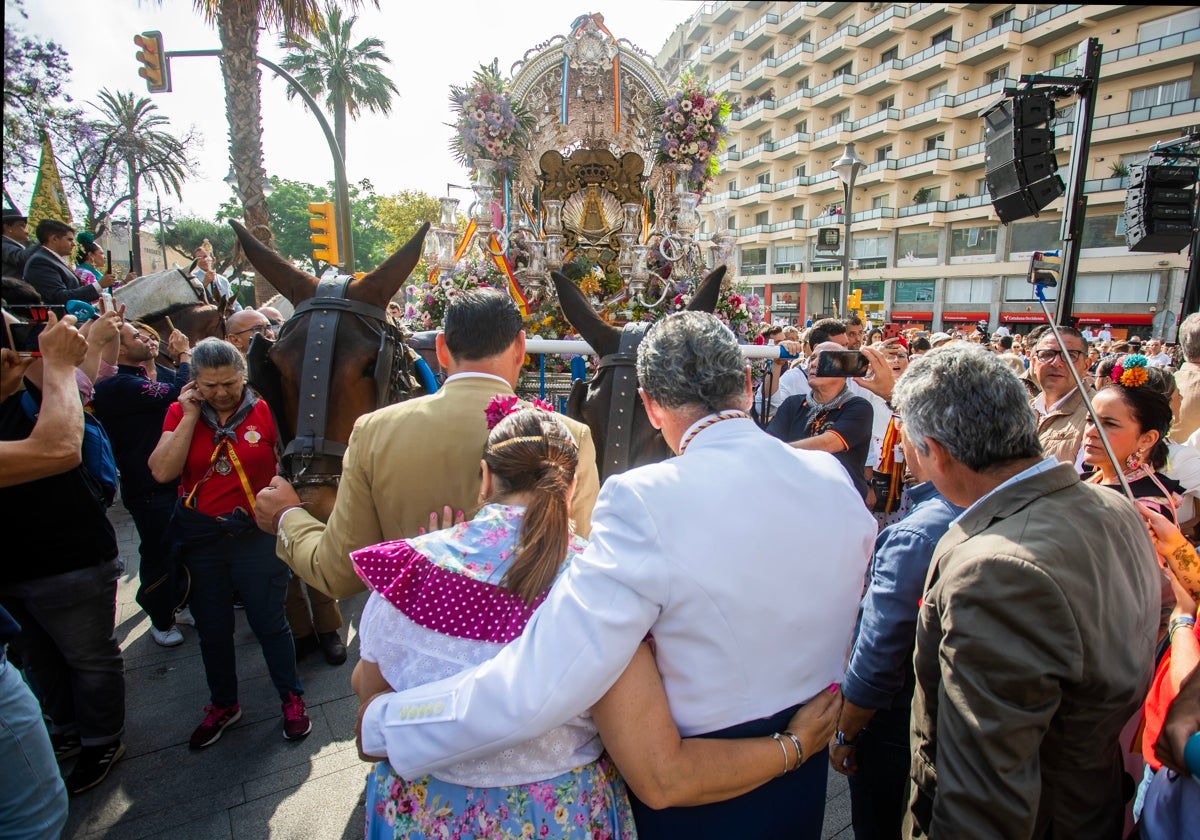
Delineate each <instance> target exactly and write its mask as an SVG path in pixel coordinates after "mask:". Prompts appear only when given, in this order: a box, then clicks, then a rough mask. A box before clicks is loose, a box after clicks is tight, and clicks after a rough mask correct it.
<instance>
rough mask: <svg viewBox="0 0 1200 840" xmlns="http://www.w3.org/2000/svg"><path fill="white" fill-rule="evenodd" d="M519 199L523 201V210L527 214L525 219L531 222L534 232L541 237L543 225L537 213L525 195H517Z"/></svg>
mask: <svg viewBox="0 0 1200 840" xmlns="http://www.w3.org/2000/svg"><path fill="white" fill-rule="evenodd" d="M517 200H518V201H519V202H520V203H521V212H522V213H524V214H525V221H527V222H529V226H530V227H531V228H533V232H534V234H535V235H536V236H537V237H538V238H539V239H541V237H542V225H541V223H540V222H539V221H538V216H537V213H535V212H534V211H533V208H532V207H530V206H529V202H528V201H526V200H525V196H523V195H517Z"/></svg>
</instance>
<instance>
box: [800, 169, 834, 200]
mask: <svg viewBox="0 0 1200 840" xmlns="http://www.w3.org/2000/svg"><path fill="white" fill-rule="evenodd" d="M808 188H809V192H810V193H812V194H817V193H825V192H830V191H832V190H834V189H836V190H837V191H838V192H841V191H842V181H841V179H840V178H838V176H837V173H836V172H833V171H832V170H826V171H824V172H818V173H817V174H816V175H810V176H808Z"/></svg>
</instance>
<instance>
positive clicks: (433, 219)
mask: <svg viewBox="0 0 1200 840" xmlns="http://www.w3.org/2000/svg"><path fill="white" fill-rule="evenodd" d="M376 217H377V218H378V219H379V225H380V227H381V228H382V229H383V231H384V233H385V234H386V236H387V239H386V240H385V241H384V245H383V247H384V250H385V252H386V253H388V254H391V253H393V252H395V251H396V250H398V249H399V248H400V247H401V246H402V245H403V244H404V243H405V242H407V241H408V240H409V239H411V238H412V235H413V234H414V233H416V232H417V228H419V227H420V226H421V224H422V223H423V222H429V223H430V224H431V225H435V226H436V225H437V224H438V222H439V221H440V220H441V217H442V205H441V202H439V201H438V200H437V199H436V198H435V197H433V196H432V195H430V194H429V193H425V192H421V191H420V190H401V191H400V192H398V193H396V194H395V195H385V196H381V197H380V199H379V206H378V209H377V211H376ZM457 227H458V230H459V233H460V234H461V233H462V231H463V224H462V219H461V217H460V218H459V224H458V225H457ZM429 236H433V234H432V233H430V234H429ZM428 274H429V267H428V266H427V265H426V264H425V258H424V257H422V258H421V261H420V262H419V263H417V267H416V268H414V269H413V276H414V277H426V276H428Z"/></svg>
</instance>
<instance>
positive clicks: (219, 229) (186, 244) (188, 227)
mask: <svg viewBox="0 0 1200 840" xmlns="http://www.w3.org/2000/svg"><path fill="white" fill-rule="evenodd" d="M166 239H167V245H168V246H170V247H171V248H175V249H176V250H179V251H182V252H183V253H185V254H187V255H188V256H191V255H192V254H193V253H195V251H196V249H197V248H199V247H200V245H202V244H203V243H204V240H206V239H207V240H208V242H209V244H210V245H212V247H213V261H214V267H215V269H216V271H217V273H218V274H229V273H230V272H231V271H232V270H233V268H234V266H233V250H234V245H235V244H236V242H237V237H236V236H234V233H233V228H231V227H230V226H229V225H227V224H224V223H223V222H214V221H209V220H208V219H200V218H197V217H195V216H184V217H182V218H179V219H175V220H174V221H173V222H172V223H171V226H170V227H168V228H167V229H166Z"/></svg>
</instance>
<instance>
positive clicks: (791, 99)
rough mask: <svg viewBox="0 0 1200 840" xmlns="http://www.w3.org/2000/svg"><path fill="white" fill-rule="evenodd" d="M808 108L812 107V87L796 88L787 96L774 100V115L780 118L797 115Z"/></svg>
mask: <svg viewBox="0 0 1200 840" xmlns="http://www.w3.org/2000/svg"><path fill="white" fill-rule="evenodd" d="M810 108H812V89H810V88H796V89H795V90H794V91H792V92H791V93H789V94H788V95H787V96H784V97H782V98H781V99H776V100H775V117H776V119H781V118H783V117H794V116H798V115H799V114H800V113H801V112H805V111H808V110H809V109H810Z"/></svg>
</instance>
